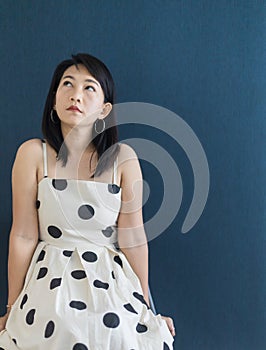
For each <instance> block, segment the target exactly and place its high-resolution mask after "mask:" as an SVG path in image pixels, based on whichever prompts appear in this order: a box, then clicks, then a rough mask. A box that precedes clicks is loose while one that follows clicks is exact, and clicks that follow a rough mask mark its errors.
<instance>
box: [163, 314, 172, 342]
mask: <svg viewBox="0 0 266 350" xmlns="http://www.w3.org/2000/svg"><path fill="white" fill-rule="evenodd" d="M161 317H162V319H163V320H165V322H166V324H167V326H168V328H169V331H170V332H171V334H172V336H173V337H174V336H175V326H174V321H173V319H172V318H171V317H166V316H161Z"/></svg>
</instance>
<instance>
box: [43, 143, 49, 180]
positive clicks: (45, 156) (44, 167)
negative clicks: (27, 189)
mask: <svg viewBox="0 0 266 350" xmlns="http://www.w3.org/2000/svg"><path fill="white" fill-rule="evenodd" d="M42 151H43V177H48V174H47V150H46V142H45V140H42Z"/></svg>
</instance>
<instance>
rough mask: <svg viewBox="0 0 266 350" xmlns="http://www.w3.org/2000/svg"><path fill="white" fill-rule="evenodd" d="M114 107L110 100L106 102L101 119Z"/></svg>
mask: <svg viewBox="0 0 266 350" xmlns="http://www.w3.org/2000/svg"><path fill="white" fill-rule="evenodd" d="M112 108H113V105H112V103H110V102H107V103H105V104H104V107H103V110H102V112H101V119H103V118H105V117H107V116H108V114H109V113H110V112H111V110H112Z"/></svg>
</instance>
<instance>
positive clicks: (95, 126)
mask: <svg viewBox="0 0 266 350" xmlns="http://www.w3.org/2000/svg"><path fill="white" fill-rule="evenodd" d="M99 120H101V121H102V123H103V126H102V130H101V131H98V130H97V124H98V123H99ZM104 129H105V121H104V119H96V121H95V123H94V130H95V132H96V134H101V133H102V132H103V131H104Z"/></svg>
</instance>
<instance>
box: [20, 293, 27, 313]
mask: <svg viewBox="0 0 266 350" xmlns="http://www.w3.org/2000/svg"><path fill="white" fill-rule="evenodd" d="M27 300H28V296H27V294H25V295H24V296H23V298H22V301H21V303H20V309H21V310H22V309H23V306H24V305H25V304H26V302H27Z"/></svg>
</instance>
